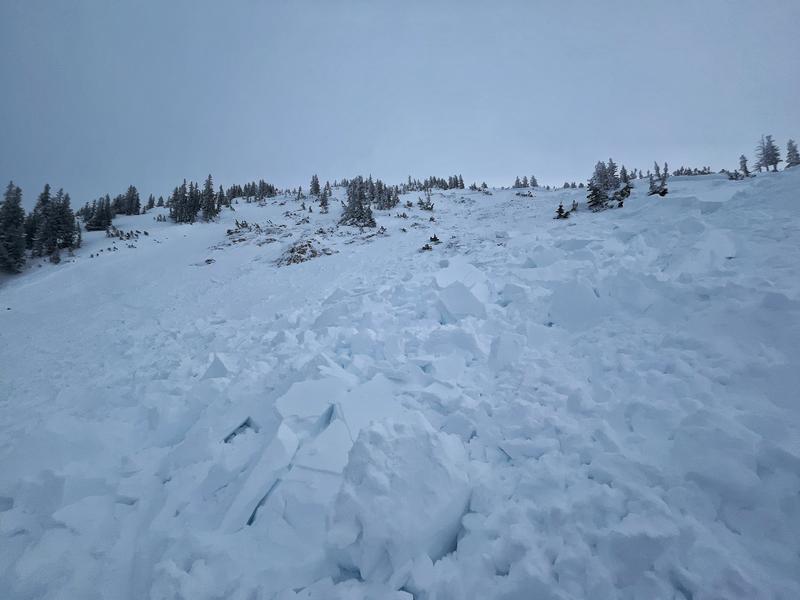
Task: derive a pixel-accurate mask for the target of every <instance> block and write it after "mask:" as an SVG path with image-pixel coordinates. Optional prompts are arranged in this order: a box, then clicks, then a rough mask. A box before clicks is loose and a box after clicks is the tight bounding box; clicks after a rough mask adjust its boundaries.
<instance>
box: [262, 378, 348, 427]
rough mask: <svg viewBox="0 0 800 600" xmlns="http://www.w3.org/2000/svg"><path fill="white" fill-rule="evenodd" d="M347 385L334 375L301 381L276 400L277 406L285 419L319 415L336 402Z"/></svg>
mask: <svg viewBox="0 0 800 600" xmlns="http://www.w3.org/2000/svg"><path fill="white" fill-rule="evenodd" d="M345 387H346V386H345V384H344V383H343V382H342V381H341V380H340V379H335V378H333V377H325V378H322V379H312V380H310V381H299V382H297V383H293V384H292V386H291V387H290V388H289V391H287V392H286V393H285V394H284V395H283V396H281V397H280V398H278V399H277V400H276V401H275V408H277V409H278V412H279V413H280V415H281V417H283V418H284V419H285V418H288V417H300V418H307V417H318V416H320V415H321V414H322V413H324V412H325V411H326V410H327V409H328V407H329V406H330V405H331V404H333V403H334V402H336V400H337V398H339V397H340V396H341V394H342V393H344V390H345Z"/></svg>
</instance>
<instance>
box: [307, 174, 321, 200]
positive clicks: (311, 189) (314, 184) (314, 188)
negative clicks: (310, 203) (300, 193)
mask: <svg viewBox="0 0 800 600" xmlns="http://www.w3.org/2000/svg"><path fill="white" fill-rule="evenodd" d="M308 193H309V194H311V195H312V196H319V193H320V187H319V177H317V176H316V175H312V176H311V184H310V185H309V186H308Z"/></svg>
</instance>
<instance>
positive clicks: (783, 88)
mask: <svg viewBox="0 0 800 600" xmlns="http://www.w3.org/2000/svg"><path fill="white" fill-rule="evenodd" d="M0 26H2V34H1V35H0V75H2V82H3V85H2V92H0V178H2V182H3V186H4V185H5V182H6V181H8V179H11V178H13V179H14V180H15V182H17V183H18V184H19V185H21V186H22V187H23V190H24V192H25V198H26V204H28V205H30V203H31V202H32V201H33V199H34V197H35V196H36V195H37V194H38V192H39V191H40V189H41V187H42V186H43V184H44V183H45V181H48V182H50V183H51V184H52V185H53V186H55V187H64V189H65V190H66V191H68V192H70V194H71V196H72V199H73V204H75V205H78V204H82V203H83V202H85V201H87V200H90V199H92V198H94V197H96V196H98V195H100V194H102V193H105V192H109V193H111V194H112V195H113V194H116V193H119V192H121V191H123V190H124V188H125V187H126V186H127V185H129V184H131V183H133V184H135V185H136V186H137V187H139V189H140V191H141V192H142V193H143V194H147V193H150V192H154V193H156V194H158V193H164V194H166V193H168V192H169V191H170V190H171V189H172V188H173V187H174V186H175V185H176V184H177V183H178V182H179V181H180V180H182V179H183V178H184V177H186V178H189V179H196V180H200V179H202V178H203V177H205V175H207V174H208V173H209V172H211V173H212V174H213V175H214V176H215V178H216V179H217V180H218V181H219V182H222V183H224V184H229V183H233V182H237V183H244V182H245V181H248V180H252V179H257V178H260V177H263V178H265V179H267V180H268V181H271V182H274V183H276V184H278V185H280V186H290V185H297V184H302V185H303V186H304V187H305V186H307V185H308V179H309V176H310V175H311V174H312V173H314V172H317V173H319V175H320V177H321V178H322V179H323V180H325V179H334V178H341V177H344V176H351V175H355V174H359V173H364V174H366V173H372V174H374V175H375V176H377V177H381V178H383V179H385V180H387V181H389V182H391V183H396V182H398V181H399V180H401V179H405V178H406V176H408V175H409V174H411V175H412V176H415V177H424V176H426V175H430V174H436V175H442V176H446V175H449V174H451V173H455V172H460V173H462V174H463V176H464V179H465V180H466V181H467V182H470V181H473V180H478V181H481V180H486V181H487V182H488V183H490V184H497V185H502V184H506V185H507V184H510V183H511V182H512V181H513V179H514V176H515V175H530V174H531V173H535V174H536V176H537V177H538V178H539V181H540V183H542V184H544V183H551V184H560V183H562V182H563V181H564V180H565V179H568V180H570V181H571V180H585V179H586V178H587V177H588V176H589V175H590V174H591V170H592V167H593V165H594V163H595V162H596V161H597V160H599V159H605V158H608V157H609V156H613V157H614V159H615V160H616V161H617V162H622V163H625V164H627V165H628V166H634V167H645V168H646V167H648V166H649V165H651V164H652V161H653V160H654V159H658V160H659V161H664V160H667V161H669V163H670V165H672V166H678V165H680V164H685V165H687V166H702V165H706V164H709V165H711V166H712V168H714V169H715V170H716V169H719V168H722V167H730V168H734V167H736V166H737V159H738V156H739V154H741V153H742V152H744V153H746V154H747V155H748V156H751V155H752V151H753V147H754V146H755V143H756V141H757V139H758V138H759V136H760V135H761V134H762V133H772V134H773V135H774V136H775V138H776V140H777V141H778V143H779V144H780V146H781V150H782V152H783V151H784V150H785V143H786V139H787V138H788V137H794V138H795V139H797V138H800V116H799V115H798V109H799V108H800V1H798V0H783V1H778V0H759V1H749V0H739V1H722V0H703V1H699V0H692V1H689V0H679V1H669V2H665V1H661V2H654V1H650V0H638V1H632V0H628V1H614V0H605V1H603V2H599V1H596V0H583V1H579V0H574V1H569V0H565V1H563V2H551V1H548V2H544V1H542V2H536V1H506V2H503V1H494V2H490V1H486V2H472V1H462V2H445V1H436V0H432V1H429V2H422V1H419V2H416V1H408V2H406V1H403V2H400V1H396V0H395V1H380V0H378V1H369V2H368V1H349V2H344V1H341V2H338V1H331V0H328V1H321V0H320V1H304V0H293V1H283V2H266V1H255V0H250V1H245V0H242V1H238V2H223V1H221V0H220V1H209V0H169V1H167V0H140V1H133V0H128V1H121V0H0Z"/></svg>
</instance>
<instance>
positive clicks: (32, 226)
mask: <svg viewBox="0 0 800 600" xmlns="http://www.w3.org/2000/svg"><path fill="white" fill-rule="evenodd" d="M49 206H50V184H49V183H46V184H45V185H44V190H42V193H41V194H39V197H38V198H37V199H36V205H35V206H34V207H33V210H32V211H31V212H30V214H29V215H28V216H27V217H26V218H25V247H26V248H28V249H29V250H30V249H32V248H33V241H34V238H35V237H36V232H37V231H38V230H39V226H40V224H41V221H42V219H43V218H44V213H45V212H46V211H47V210H48V207H49Z"/></svg>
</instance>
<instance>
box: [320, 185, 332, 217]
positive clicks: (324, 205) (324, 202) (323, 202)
mask: <svg viewBox="0 0 800 600" xmlns="http://www.w3.org/2000/svg"><path fill="white" fill-rule="evenodd" d="M330 195H331V189H330V187H328V186H325V189H324V190H322V195H320V197H319V212H321V213H323V214H326V213H327V212H328V198H330Z"/></svg>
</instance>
